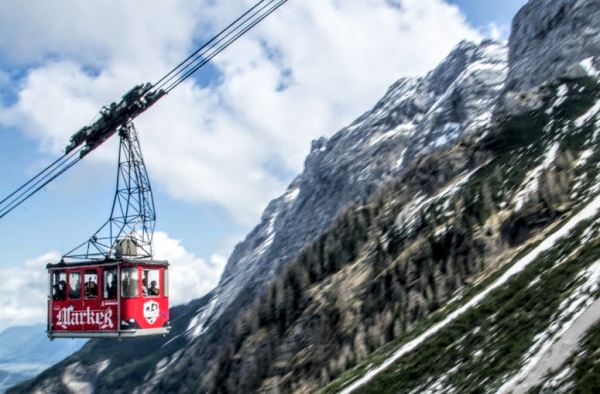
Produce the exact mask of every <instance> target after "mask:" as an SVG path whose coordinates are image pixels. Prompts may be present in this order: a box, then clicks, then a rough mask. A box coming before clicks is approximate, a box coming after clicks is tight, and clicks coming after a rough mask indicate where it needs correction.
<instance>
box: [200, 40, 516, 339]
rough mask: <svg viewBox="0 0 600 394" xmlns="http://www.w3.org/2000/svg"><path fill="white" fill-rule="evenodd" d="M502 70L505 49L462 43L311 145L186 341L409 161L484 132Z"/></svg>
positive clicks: (230, 265) (499, 87)
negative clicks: (430, 68)
mask: <svg viewBox="0 0 600 394" xmlns="http://www.w3.org/2000/svg"><path fill="white" fill-rule="evenodd" d="M506 72H507V48H506V46H505V45H504V44H502V43H498V42H493V41H484V42H482V43H481V44H480V45H477V44H474V43H470V42H462V43H461V44H459V45H458V46H457V47H456V48H455V49H454V50H453V51H452V53H450V55H449V56H448V57H447V58H446V59H445V60H444V61H443V62H442V63H441V64H440V65H439V66H438V67H437V68H436V69H435V70H433V71H431V72H430V73H428V74H427V75H426V76H424V77H420V78H403V79H400V80H399V81H398V82H396V83H395V84H393V85H392V86H391V87H390V88H389V89H388V91H387V92H386V94H385V96H384V97H383V98H382V99H381V100H380V101H379V102H378V103H377V104H376V105H375V106H374V107H373V109H371V110H370V111H368V112H366V113H365V114H363V115H362V116H361V117H359V118H358V119H357V120H356V121H355V122H353V123H352V124H351V125H349V126H348V127H346V128H344V129H342V130H340V131H339V132H338V133H336V134H335V135H334V136H333V137H331V138H330V139H326V138H321V139H319V140H316V141H313V143H312V147H311V152H310V154H309V155H308V157H307V158H306V161H305V167H304V171H303V172H302V173H301V174H300V175H299V176H298V177H297V178H296V179H295V180H294V181H293V182H292V183H291V184H290V186H289V188H288V190H287V191H286V192H285V194H284V195H283V196H281V197H280V198H278V199H276V200H273V201H272V202H271V203H270V204H269V206H268V207H267V209H266V210H265V212H264V213H263V216H262V219H261V223H260V224H259V225H258V226H256V227H255V228H254V230H253V231H252V232H251V233H250V234H249V235H248V236H247V237H246V239H245V240H244V242H242V243H241V244H239V245H237V246H236V248H235V250H234V252H233V253H232V255H231V257H230V258H229V261H228V264H227V266H226V268H225V271H224V273H223V276H222V279H221V282H220V284H219V286H218V287H217V291H216V293H215V297H216V298H215V301H214V303H213V304H212V306H211V308H212V310H211V311H210V313H207V310H203V311H201V313H199V317H198V319H196V320H195V321H194V322H193V324H192V325H191V326H190V333H191V335H192V336H194V335H199V334H200V333H201V332H204V331H205V330H206V328H207V322H210V321H214V319H216V318H218V317H219V316H220V315H221V313H222V311H224V310H225V309H226V308H227V307H228V306H229V305H230V303H231V302H232V301H233V300H234V299H235V297H237V296H238V294H239V292H240V291H241V290H242V289H246V288H247V287H250V288H260V287H261V286H262V285H263V284H264V283H267V282H268V281H269V280H270V279H271V278H272V277H273V275H274V273H275V272H277V271H278V270H279V269H280V267H282V266H283V265H284V264H285V263H286V262H289V261H291V260H292V259H294V258H295V257H296V256H297V254H298V252H299V251H300V249H301V248H302V247H303V246H304V245H306V244H307V243H308V242H309V241H311V240H313V239H315V238H316V237H317V236H318V234H319V233H320V232H321V231H322V230H323V229H324V228H325V227H326V226H327V225H328V224H329V223H330V222H331V220H332V219H333V218H334V217H335V215H336V214H338V213H339V212H340V210H341V209H342V208H343V207H345V206H347V205H348V204H349V203H353V202H360V201H362V200H364V199H365V198H367V197H368V196H370V195H371V194H372V193H373V192H374V191H375V190H376V189H377V188H378V187H379V186H381V185H382V184H383V183H385V182H387V181H389V180H390V179H393V178H394V177H395V176H397V174H399V173H400V172H401V171H402V170H403V169H404V168H405V167H406V165H407V164H409V163H411V162H412V161H413V160H415V159H416V158H419V157H423V156H424V155H427V154H429V153H431V152H432V151H434V150H437V149H440V148H443V147H444V146H446V145H447V144H449V143H451V142H453V141H456V140H457V139H459V138H461V137H462V136H463V135H465V134H468V133H471V132H472V131H473V130H476V129H477V128H479V127H483V126H485V125H486V124H487V123H488V122H489V121H490V118H491V113H492V110H493V107H494V103H495V101H496V100H497V99H498V96H499V94H500V91H501V90H502V87H503V83H504V80H505V77H506Z"/></svg>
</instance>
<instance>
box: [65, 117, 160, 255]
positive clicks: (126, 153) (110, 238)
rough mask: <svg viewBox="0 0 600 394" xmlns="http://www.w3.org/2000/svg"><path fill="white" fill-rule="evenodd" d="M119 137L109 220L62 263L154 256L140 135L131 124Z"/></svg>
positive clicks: (151, 203)
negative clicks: (114, 189)
mask: <svg viewBox="0 0 600 394" xmlns="http://www.w3.org/2000/svg"><path fill="white" fill-rule="evenodd" d="M118 134H119V139H120V142H119V167H118V171H117V188H116V192H115V198H114V200H113V205H112V211H111V214H110V218H109V219H108V220H107V221H106V223H105V224H104V225H103V226H102V227H101V228H100V229H99V230H98V231H96V233H95V234H94V235H93V236H92V237H91V238H90V239H89V240H88V241H86V242H84V243H83V244H81V245H79V246H78V247H76V248H75V249H73V250H72V251H70V252H69V253H67V254H65V255H64V256H63V261H64V260H65V259H77V260H81V259H83V260H106V259H111V258H116V259H119V258H122V257H124V256H135V258H138V259H139V258H149V259H151V258H152V257H153V256H154V250H153V242H152V237H153V234H154V225H155V221H156V215H155V212H154V198H153V197H152V189H151V187H150V180H149V178H148V173H147V172H146V166H145V164H144V159H143V158H142V151H141V149H140V143H139V139H138V133H137V131H136V129H135V127H134V126H133V123H128V124H127V125H125V126H121V127H120V128H119V130H118Z"/></svg>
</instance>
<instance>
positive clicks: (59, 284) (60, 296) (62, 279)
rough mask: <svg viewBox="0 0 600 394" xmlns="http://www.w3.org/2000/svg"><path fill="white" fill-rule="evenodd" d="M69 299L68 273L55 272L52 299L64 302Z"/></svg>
mask: <svg viewBox="0 0 600 394" xmlns="http://www.w3.org/2000/svg"><path fill="white" fill-rule="evenodd" d="M66 298H67V273H66V272H54V274H53V275H52V299H53V300H55V301H63V300H65V299H66Z"/></svg>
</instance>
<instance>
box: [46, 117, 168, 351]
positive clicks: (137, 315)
mask: <svg viewBox="0 0 600 394" xmlns="http://www.w3.org/2000/svg"><path fill="white" fill-rule="evenodd" d="M119 136H120V151H119V152H120V153H119V168H118V174H117V188H116V193H115V198H114V201H113V208H112V212H111V215H110V218H109V219H108V221H107V222H106V223H105V224H104V225H103V226H102V227H101V228H100V230H98V231H97V232H96V233H95V234H94V235H93V236H92V237H91V238H90V239H89V240H88V241H86V242H84V243H83V244H81V245H79V246H78V247H76V248H75V249H73V250H72V251H71V252H69V253H67V254H66V255H64V256H63V258H62V259H61V261H60V262H59V263H57V264H48V265H47V266H46V268H47V269H48V273H49V293H48V330H47V334H48V337H49V338H50V339H51V340H52V339H54V338H119V339H122V338H135V337H143V336H150V335H163V336H164V335H166V334H167V333H168V332H169V329H170V323H169V280H168V279H169V278H168V276H169V275H168V274H169V270H168V267H169V263H168V262H167V261H165V260H154V259H153V256H154V251H153V243H152V238H153V233H154V223H155V219H156V215H155V213H154V199H153V197H152V190H151V188H150V181H149V179H148V174H147V172H146V167H145V165H144V161H143V159H142V152H141V149H140V144H139V140H138V137H137V131H136V130H135V128H134V126H133V124H131V123H129V124H127V125H125V126H123V127H121V128H120V129H119Z"/></svg>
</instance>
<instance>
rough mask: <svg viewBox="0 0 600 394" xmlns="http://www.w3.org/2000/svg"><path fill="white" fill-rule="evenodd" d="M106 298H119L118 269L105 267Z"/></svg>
mask: <svg viewBox="0 0 600 394" xmlns="http://www.w3.org/2000/svg"><path fill="white" fill-rule="evenodd" d="M103 283H104V298H117V269H116V268H105V269H104V282H103Z"/></svg>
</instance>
